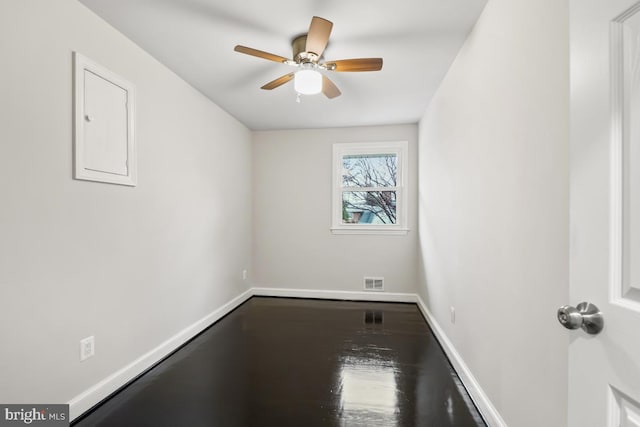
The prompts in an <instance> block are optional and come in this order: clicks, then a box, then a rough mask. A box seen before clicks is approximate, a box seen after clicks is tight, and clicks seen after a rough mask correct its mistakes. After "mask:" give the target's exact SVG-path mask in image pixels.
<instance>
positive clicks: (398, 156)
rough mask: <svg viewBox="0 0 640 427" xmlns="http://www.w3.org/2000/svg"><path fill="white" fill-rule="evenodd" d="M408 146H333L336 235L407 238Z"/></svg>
mask: <svg viewBox="0 0 640 427" xmlns="http://www.w3.org/2000/svg"><path fill="white" fill-rule="evenodd" d="M406 158H407V142H406V141H401V142H377V143H350V144H334V145H333V224H332V227H331V230H332V231H333V233H335V234H352V233H353V234H355V233H370V234H386V233H392V234H406V232H407V231H408V229H407V207H406V205H407V200H406V183H407V178H406V176H407V174H406V166H405V163H406Z"/></svg>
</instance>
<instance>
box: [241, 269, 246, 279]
mask: <svg viewBox="0 0 640 427" xmlns="http://www.w3.org/2000/svg"><path fill="white" fill-rule="evenodd" d="M242 280H247V270H242Z"/></svg>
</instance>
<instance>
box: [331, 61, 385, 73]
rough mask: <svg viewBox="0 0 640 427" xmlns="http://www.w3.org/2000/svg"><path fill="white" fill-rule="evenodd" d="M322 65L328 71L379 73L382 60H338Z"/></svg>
mask: <svg viewBox="0 0 640 427" xmlns="http://www.w3.org/2000/svg"><path fill="white" fill-rule="evenodd" d="M322 65H324V66H326V67H327V70H330V71H379V70H381V69H382V58H357V59H340V60H338V61H328V62H325V63H324V64H322Z"/></svg>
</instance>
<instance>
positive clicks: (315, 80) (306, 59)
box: [234, 16, 382, 99]
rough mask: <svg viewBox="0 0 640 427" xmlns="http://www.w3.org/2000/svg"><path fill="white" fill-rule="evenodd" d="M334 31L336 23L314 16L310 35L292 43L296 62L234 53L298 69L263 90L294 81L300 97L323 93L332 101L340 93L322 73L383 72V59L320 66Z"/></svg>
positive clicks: (247, 50)
mask: <svg viewBox="0 0 640 427" xmlns="http://www.w3.org/2000/svg"><path fill="white" fill-rule="evenodd" d="M332 28H333V23H332V22H331V21H328V20H326V19H324V18H320V17H318V16H314V17H313V19H311V25H310V26H309V31H308V32H307V34H303V35H301V36H298V37H296V38H295V39H293V42H292V43H291V45H292V48H293V59H287V58H285V57H282V56H279V55H274V54H272V53H269V52H264V51H262V50H257V49H253V48H250V47H246V46H241V45H237V46H236V47H235V48H234V50H235V51H236V52H240V53H244V54H247V55H252V56H257V57H258V58H264V59H268V60H269V61H275V62H280V63H282V64H287V65H291V66H293V67H296V68H297V69H298V70H297V71H294V72H292V73H289V74H285V75H284V76H281V77H278V78H277V79H275V80H273V81H270V82H269V83H267V84H266V85H264V86H262V87H261V89H265V90H272V89H275V88H277V87H279V86H282V85H283V84H285V83H288V82H289V81H291V80H294V86H295V90H296V92H297V93H298V95H300V94H303V95H314V94H317V93H320V92H322V93H324V95H325V96H326V97H327V98H329V99H331V98H335V97H336V96H339V95H340V90H339V89H338V87H337V86H336V85H335V84H334V83H333V82H332V81H331V80H330V79H329V78H328V77H327V76H326V75H324V74H322V73H321V72H320V71H347V72H354V71H379V70H381V69H382V58H357V59H341V60H337V61H324V62H322V63H320V62H319V61H320V60H321V59H322V53H323V52H324V49H325V48H326V47H327V43H328V42H329V35H330V34H331V29H332ZM298 99H299V98H298Z"/></svg>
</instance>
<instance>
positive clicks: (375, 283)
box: [364, 276, 384, 291]
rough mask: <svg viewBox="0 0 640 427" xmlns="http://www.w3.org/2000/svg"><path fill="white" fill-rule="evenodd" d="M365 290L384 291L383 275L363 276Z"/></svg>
mask: <svg viewBox="0 0 640 427" xmlns="http://www.w3.org/2000/svg"><path fill="white" fill-rule="evenodd" d="M364 290H365V291H384V277H366V276H365V278H364Z"/></svg>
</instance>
